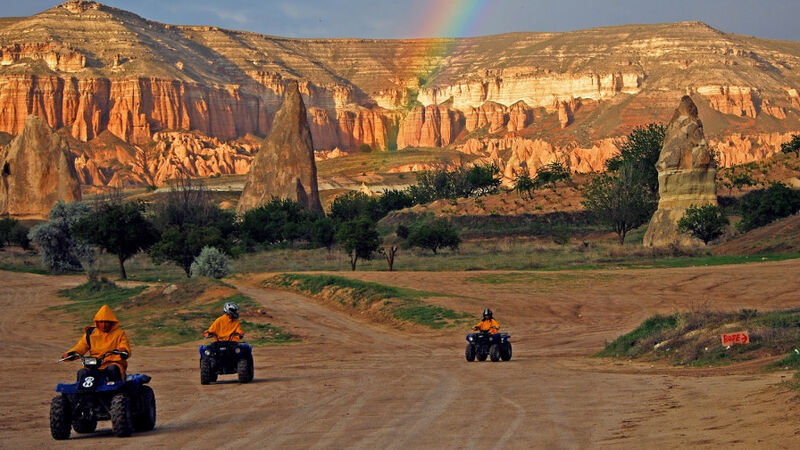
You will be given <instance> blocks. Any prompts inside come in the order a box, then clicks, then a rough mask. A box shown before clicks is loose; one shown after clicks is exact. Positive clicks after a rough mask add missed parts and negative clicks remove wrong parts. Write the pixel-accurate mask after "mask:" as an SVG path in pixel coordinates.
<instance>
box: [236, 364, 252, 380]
mask: <svg viewBox="0 0 800 450" xmlns="http://www.w3.org/2000/svg"><path fill="white" fill-rule="evenodd" d="M236 373H237V374H238V375H239V383H249V382H251V381H253V375H254V370H253V360H252V359H250V358H242V359H240V360H239V362H238V363H236Z"/></svg>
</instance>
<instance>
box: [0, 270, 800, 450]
mask: <svg viewBox="0 0 800 450" xmlns="http://www.w3.org/2000/svg"><path fill="white" fill-rule="evenodd" d="M797 273H800V261H786V262H779V263H769V264H757V265H746V266H729V267H711V268H692V269H663V270H648V271H625V273H624V275H625V276H620V275H621V274H620V273H618V271H617V272H614V271H609V272H581V273H579V275H577V276H573V275H571V274H569V273H566V274H559V275H557V276H556V280H555V281H556V282H554V283H552V284H548V283H540V284H536V286H538V287H537V288H531V285H530V283H528V281H530V280H529V279H528V278H526V277H531V276H537V275H535V274H534V275H529V274H525V273H523V274H521V275H517V274H511V275H508V274H505V273H503V274H486V273H475V272H459V273H424V272H419V273H402V274H400V273H395V274H392V273H356V274H355V275H356V276H358V277H360V278H363V279H370V280H376V281H383V282H387V283H392V284H397V285H404V286H409V287H414V288H416V289H425V290H431V291H436V292H442V293H446V294H449V295H448V296H445V297H435V298H433V299H431V301H434V302H437V303H440V304H443V305H448V306H452V307H456V308H457V309H459V310H464V311H473V310H474V311H476V315H477V314H478V312H479V311H480V310H481V309H482V308H483V307H484V306H486V305H487V303H489V304H490V305H491V306H493V307H494V308H495V309H496V310H497V313H498V315H497V318H498V319H499V320H500V321H501V323H502V324H503V326H504V328H505V329H507V330H509V331H510V332H511V333H512V335H513V340H514V342H515V347H514V359H513V360H512V361H510V362H507V363H489V362H486V363H471V364H468V363H466V362H465V361H464V359H463V350H464V346H463V339H464V337H463V335H464V331H462V330H451V331H447V332H436V333H431V335H427V336H426V335H419V334H416V333H408V332H405V331H402V330H397V329H393V328H390V327H387V326H382V325H374V324H369V323H366V322H364V321H361V320H359V319H358V318H353V317H350V316H347V315H344V314H342V313H340V312H335V311H331V310H330V309H328V308H326V307H324V306H321V305H319V304H317V303H316V302H314V301H313V300H309V299H306V298H304V297H301V296H297V295H293V294H287V293H284V292H279V291H272V290H266V289H263V288H261V287H260V286H259V284H258V282H257V281H258V279H257V278H255V277H254V278H251V279H247V280H240V281H238V287H239V289H240V290H242V291H243V292H244V293H245V294H247V295H249V296H251V297H252V298H254V299H255V300H256V301H258V302H260V303H262V304H264V305H265V307H266V308H267V309H268V310H269V311H270V314H272V315H273V316H274V317H275V318H276V321H277V322H279V323H280V324H281V325H282V326H285V327H287V328H289V329H290V330H291V331H292V332H294V333H296V334H299V335H301V336H302V337H303V343H301V344H296V345H290V346H279V347H259V348H256V350H255V360H256V379H255V380H254V382H253V383H251V384H248V385H240V384H238V383H235V382H233V381H231V382H224V383H220V384H215V385H210V386H201V385H200V383H199V374H198V370H197V356H196V355H197V350H196V346H195V345H184V346H177V347H169V348H145V347H136V348H134V354H133V357H132V358H131V363H130V369H129V370H130V371H132V372H144V373H148V374H150V375H152V376H153V382H152V386H153V388H154V390H155V392H156V397H157V401H158V423H157V425H156V430H154V431H153V432H150V433H143V434H138V435H134V436H133V437H131V438H127V439H118V438H114V437H112V436H111V435H110V430H109V427H108V425H107V423H101V432H100V433H98V434H95V435H89V436H83V435H75V434H73V439H72V440H70V441H69V442H67V443H66V444H67V446H68V447H85V446H86V445H89V444H91V445H93V446H94V445H114V446H121V447H136V448H142V447H150V448H175V447H193V448H211V447H219V446H224V447H226V448H233V447H243V448H256V447H259V448H260V447H268V448H343V447H352V448H398V449H399V448H422V447H427V448H481V449H482V448H531V447H536V448H587V447H608V446H610V447H629V448H634V447H635V448H642V447H656V446H660V447H663V446H666V447H684V446H698V447H709V448H710V447H714V448H718V447H722V446H726V447H727V446H734V447H735V446H741V447H748V448H753V447H763V448H792V447H795V448H796V447H797V446H798V445H800V421H799V420H798V419H800V408H798V405H800V403H798V401H797V400H794V396H793V394H791V393H789V392H787V391H786V390H784V389H783V388H781V387H778V386H777V384H778V383H779V382H780V381H781V377H782V376H785V375H786V373H771V374H764V373H761V372H758V371H754V369H752V368H747V367H744V368H737V367H733V368H726V369H720V370H707V369H703V370H699V371H693V370H687V369H675V368H669V367H662V366H656V367H652V366H650V365H647V364H638V363H630V362H625V361H609V360H603V359H593V358H587V357H586V356H587V355H589V354H591V353H593V352H595V351H597V350H599V349H600V348H601V347H602V345H603V341H604V340H605V339H612V338H614V337H616V336H617V335H619V334H620V333H622V332H625V331H628V330H630V329H631V328H632V327H633V326H635V325H636V324H638V323H639V322H640V321H641V320H642V319H643V318H645V317H647V316H648V315H650V314H652V313H654V312H671V311H673V310H676V309H686V308H692V307H697V308H699V307H704V308H718V309H738V308H742V307H749V308H758V309H768V308H773V307H786V306H798V303H800V301H799V300H798V294H797V293H798V292H800V280H798V279H797V277H796V276H788V274H797ZM487 275H488V276H489V278H484V279H476V277H478V276H481V277H483V276H487ZM495 276H499V277H500V278H492V277H495ZM80 281H81V280H80V278H66V277H45V276H37V275H29V274H18V273H9V272H0V285H2V286H3V288H4V289H3V291H4V292H3V296H2V298H0V307H2V311H3V313H2V314H0V357H2V360H3V362H4V364H3V365H2V366H0V379H2V380H3V384H4V388H3V391H2V394H0V415H2V421H0V447H4V448H41V447H43V446H47V445H53V442H54V441H52V439H51V438H50V435H49V429H48V422H47V414H48V407H49V401H50V398H52V396H53V395H54V393H53V388H54V386H55V384H56V383H57V382H60V381H65V380H69V379H71V378H72V377H73V376H74V373H75V370H77V365H76V364H69V365H68V364H60V365H57V364H55V363H54V361H55V359H56V358H57V356H58V355H59V354H60V353H61V352H63V351H64V350H65V349H66V348H68V347H69V346H71V345H72V344H73V343H74V340H76V339H77V336H78V335H79V333H80V329H81V326H82V324H73V323H69V324H68V323H44V322H43V321H42V320H41V316H40V314H39V313H40V311H42V310H43V309H44V308H46V307H47V306H50V305H54V304H60V303H62V302H63V301H64V300H62V299H60V298H59V297H57V296H56V294H55V291H56V290H58V289H60V288H62V287H64V286H68V285H74V284H77V283H79V282H80ZM123 326H124V324H123ZM223 379H230V380H232V379H233V378H230V377H224V378H223Z"/></svg>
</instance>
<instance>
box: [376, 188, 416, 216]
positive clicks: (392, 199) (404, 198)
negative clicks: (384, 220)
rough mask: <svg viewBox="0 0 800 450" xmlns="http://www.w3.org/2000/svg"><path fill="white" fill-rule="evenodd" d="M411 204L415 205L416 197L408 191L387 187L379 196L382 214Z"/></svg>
mask: <svg viewBox="0 0 800 450" xmlns="http://www.w3.org/2000/svg"><path fill="white" fill-rule="evenodd" d="M411 206H414V198H413V197H412V196H411V195H410V194H409V193H408V192H407V191H400V190H397V189H387V190H385V191H383V193H381V195H380V197H378V207H379V208H380V211H381V215H382V216H386V215H387V214H389V213H390V212H392V211H399V210H401V209H404V208H408V207H411Z"/></svg>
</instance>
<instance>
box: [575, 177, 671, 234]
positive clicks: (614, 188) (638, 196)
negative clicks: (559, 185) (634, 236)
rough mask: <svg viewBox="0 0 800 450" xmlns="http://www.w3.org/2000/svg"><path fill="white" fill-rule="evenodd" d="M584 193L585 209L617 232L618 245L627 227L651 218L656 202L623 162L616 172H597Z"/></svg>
mask: <svg viewBox="0 0 800 450" xmlns="http://www.w3.org/2000/svg"><path fill="white" fill-rule="evenodd" d="M583 197H584V200H583V205H584V206H585V207H586V209H587V210H588V211H589V212H590V213H591V214H592V215H593V216H594V217H595V218H596V219H597V220H598V221H599V222H600V223H603V224H605V225H607V226H609V227H610V228H611V229H612V230H613V231H614V232H615V233H617V235H618V236H619V244H620V245H622V244H623V243H624V242H625V235H626V234H628V232H629V231H630V230H632V229H634V228H636V227H638V226H640V225H642V224H644V223H646V222H647V221H648V220H649V219H650V217H651V216H652V215H653V212H654V211H655V209H656V205H657V203H656V201H655V197H654V196H653V193H652V192H651V191H650V190H649V187H648V186H647V185H646V184H645V183H642V182H641V179H640V177H639V176H637V175H636V174H635V173H634V170H633V168H632V166H623V167H622V168H621V169H620V171H619V173H616V174H608V173H604V174H600V175H598V176H596V177H595V178H594V179H592V181H590V182H589V184H588V185H587V186H586V188H584V191H583Z"/></svg>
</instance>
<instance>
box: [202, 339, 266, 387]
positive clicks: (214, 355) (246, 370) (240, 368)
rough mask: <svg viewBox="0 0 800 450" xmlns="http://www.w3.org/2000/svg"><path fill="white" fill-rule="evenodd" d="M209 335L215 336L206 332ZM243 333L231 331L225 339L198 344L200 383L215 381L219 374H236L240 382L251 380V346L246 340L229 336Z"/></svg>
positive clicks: (252, 371)
mask: <svg viewBox="0 0 800 450" xmlns="http://www.w3.org/2000/svg"><path fill="white" fill-rule="evenodd" d="M208 334H209V337H216V334H214V333H208ZM234 336H239V337H240V338H243V337H244V335H242V334H239V333H236V332H234V333H231V335H230V336H228V340H226V341H216V342H212V343H210V344H208V345H201V346H200V384H209V383H212V382H215V381H217V377H218V376H219V375H226V374H233V373H235V374H237V375H238V376H239V382H240V383H249V382H251V381H253V375H254V369H253V347H252V346H250V344H248V343H247V342H244V341H242V342H236V341H231V340H230V338H232V337H234Z"/></svg>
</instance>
